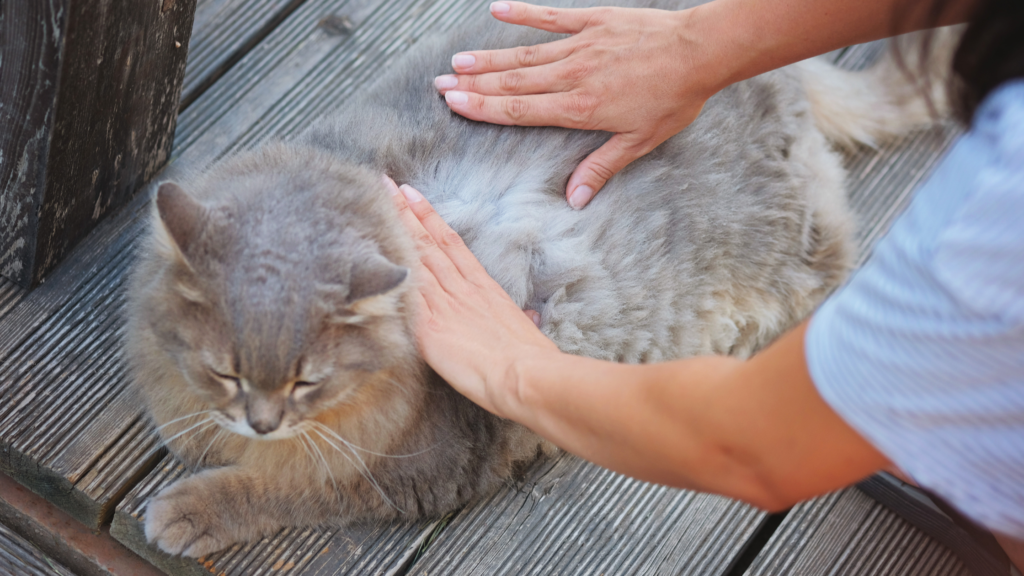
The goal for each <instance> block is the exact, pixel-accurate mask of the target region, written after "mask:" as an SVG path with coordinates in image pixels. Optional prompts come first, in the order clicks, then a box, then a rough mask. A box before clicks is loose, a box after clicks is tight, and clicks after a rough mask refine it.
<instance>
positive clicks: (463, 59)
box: [452, 54, 476, 68]
mask: <svg viewBox="0 0 1024 576" xmlns="http://www.w3.org/2000/svg"><path fill="white" fill-rule="evenodd" d="M473 64H476V56H473V55H472V54H456V55H455V56H452V68H469V67H470V66H472V65H473Z"/></svg>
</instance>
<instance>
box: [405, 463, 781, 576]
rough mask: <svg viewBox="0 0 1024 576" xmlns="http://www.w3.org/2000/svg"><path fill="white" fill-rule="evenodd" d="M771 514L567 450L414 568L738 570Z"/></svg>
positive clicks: (459, 525) (421, 573)
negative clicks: (651, 480) (643, 478)
mask: <svg viewBox="0 0 1024 576" xmlns="http://www.w3.org/2000/svg"><path fill="white" fill-rule="evenodd" d="M765 517H766V514H765V513H764V512H761V511H758V510H756V509H754V508H752V507H750V506H747V505H745V504H742V503H739V502H736V501H732V500H729V499H727V498H723V497H720V496H713V495H708V494H699V493H696V492H691V491H684V490H674V489H671V488H666V487H664V486H657V485H653V484H648V483H645V482H640V481H638V480H634V479H630V478H626V477H624V476H622V475H620V474H615V473H613V472H610V471H608V470H604V469H602V468H599V467H597V466H595V465H593V464H590V463H588V462H584V461H582V460H580V459H579V458H576V457H575V456H572V455H569V454H563V455H562V456H561V457H559V458H558V459H556V460H553V461H551V462H548V463H545V464H544V465H543V466H540V467H537V468H536V469H535V470H533V472H532V473H531V475H530V476H529V478H528V479H527V480H526V482H524V483H522V484H521V485H515V486H509V487H508V488H506V489H503V490H501V491H499V492H498V493H497V494H495V495H494V496H492V497H491V498H489V499H487V500H485V501H483V502H480V503H478V504H476V505H474V506H471V507H470V508H469V509H467V510H464V511H462V513H460V514H459V515H457V516H456V517H455V519H454V520H453V521H452V522H451V524H450V525H449V526H448V527H447V528H446V529H445V530H444V531H443V532H441V533H440V535H439V536H438V537H437V538H436V539H435V541H434V542H433V543H432V544H431V545H430V547H429V548H428V549H427V552H426V554H425V555H424V556H423V558H422V559H420V560H419V561H417V562H416V563H415V564H414V565H413V567H412V570H411V571H410V572H409V574H410V575H414V576H428V575H436V574H515V575H525V574H563V575H564V574H637V575H640V574H677V575H685V574H692V575H695V576H696V575H701V576H703V575H709V576H710V575H715V574H728V573H729V568H730V566H731V565H732V563H733V562H734V561H735V559H736V558H737V557H738V556H739V554H740V553H741V552H742V551H743V548H744V545H745V544H746V542H747V541H748V540H749V539H750V537H751V536H752V535H753V534H754V533H755V532H756V531H757V529H758V527H759V526H760V524H761V522H762V521H763V520H764V519H765Z"/></svg>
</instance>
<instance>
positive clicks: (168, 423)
mask: <svg viewBox="0 0 1024 576" xmlns="http://www.w3.org/2000/svg"><path fill="white" fill-rule="evenodd" d="M214 412H216V410H200V411H199V412H193V413H191V414H186V415H184V416H182V417H180V418H175V419H174V420H171V421H169V422H164V423H163V424H161V425H160V426H157V427H156V431H157V432H159V431H161V430H163V429H164V428H166V427H168V426H170V425H171V424H174V423H175V422H181V421H182V420H185V419H188V418H195V417H196V416H202V415H206V416H207V417H209V415H210V414H212V413H214Z"/></svg>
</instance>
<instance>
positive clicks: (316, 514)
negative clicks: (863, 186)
mask: <svg viewBox="0 0 1024 576" xmlns="http://www.w3.org/2000/svg"><path fill="white" fill-rule="evenodd" d="M486 20H487V22H485V23H482V24H480V25H478V26H475V27H470V32H468V33H465V34H462V35H460V36H458V37H455V38H444V37H438V38H435V39H433V40H431V41H425V42H423V44H422V45H421V46H418V47H416V48H414V49H413V50H412V54H410V55H409V56H408V57H406V58H404V59H403V60H402V61H401V62H399V63H397V64H396V65H395V66H394V67H393V68H391V69H390V70H388V71H387V73H386V74H384V75H383V77H382V78H381V79H380V81H379V82H377V83H376V84H375V85H373V86H371V87H368V88H367V89H365V90H364V92H363V94H362V96H361V97H359V98H357V99H355V100H354V101H352V102H350V103H348V104H347V105H346V106H345V108H344V109H343V110H341V111H340V112H338V113H337V114H336V115H334V116H332V117H330V118H328V119H325V120H321V121H318V122H316V123H315V124H314V126H313V127H311V128H310V129H309V130H307V131H306V132H305V133H303V134H302V135H301V136H300V137H298V138H296V139H295V140H294V141H292V142H287V143H271V144H267V145H264V146H261V147H259V148H258V149H256V150H252V151H250V152H245V153H242V154H239V155H238V156H236V157H233V158H229V159H227V160H224V161H221V162H219V163H217V164H215V165H214V166H212V167H211V168H209V169H208V170H207V171H205V172H204V173H203V174H200V175H198V176H196V177H195V178H193V179H192V180H191V181H187V182H182V183H181V185H180V186H179V185H177V184H173V183H166V184H164V185H163V186H161V188H160V191H159V193H158V195H157V200H156V202H155V203H154V206H155V208H154V218H153V233H152V235H151V237H150V240H149V241H148V242H147V243H146V245H145V246H143V248H142V249H141V251H140V260H139V262H138V264H137V266H136V269H135V272H134V274H133V277H132V281H131V287H130V292H129V296H130V302H129V310H128V316H129V326H128V337H127V339H126V349H127V356H128V359H129V361H130V364H131V367H132V370H133V374H134V379H133V381H134V385H135V387H136V388H137V389H138V390H139V392H140V393H141V395H142V397H143V399H144V401H145V403H146V406H147V409H148V412H149V414H150V415H151V417H152V419H153V420H154V422H155V423H156V424H157V425H158V426H160V428H159V430H160V432H161V434H162V435H163V437H164V439H165V440H166V441H167V442H168V444H169V446H170V447H171V449H172V450H173V451H174V452H175V453H176V454H177V455H178V456H179V457H180V458H182V459H183V460H184V461H186V462H188V463H189V464H191V465H193V466H195V467H197V468H205V469H203V470H201V471H199V472H198V473H196V474H195V475H193V476H191V477H189V478H187V479H185V480H182V481H179V482H177V483H175V484H174V485H172V486H171V487H169V488H168V489H167V490H165V491H164V492H162V493H161V494H160V495H159V496H157V497H156V498H155V499H154V500H153V501H152V502H151V503H150V504H149V507H148V509H147V512H146V534H147V536H148V537H149V538H150V540H152V541H154V542H156V543H157V544H158V545H159V546H160V547H161V548H163V549H164V550H166V551H168V552H171V553H182V554H187V555H193V556H198V555H203V554H206V553H208V552H211V551H214V550H217V549H220V548H223V547H225V546H228V545H230V544H232V543H234V542H238V541H248V540H253V539H257V538H260V537H262V536H267V535H269V534H272V533H274V532H276V531H277V530H279V529H280V528H281V527H284V526H290V525H300V526H308V525H324V524H339V523H344V522H348V521H351V520H357V519H367V518H395V517H416V516H422V515H438V514H442V513H445V512H447V511H450V510H452V509H454V508H457V507H459V506H462V505H465V504H466V503H468V502H471V501H472V500H474V499H476V498H479V497H481V496H482V495H486V494H487V493H489V492H491V491H493V490H494V489H495V488H496V487H497V486H498V485H500V484H501V483H502V482H504V481H506V480H507V479H508V478H509V477H511V476H514V475H515V474H516V473H517V471H518V470H521V469H522V468H523V467H525V466H527V465H529V464H530V463H531V462H533V461H534V460H535V459H536V458H538V457H540V456H541V455H543V454H544V453H545V452H549V451H551V450H552V449H553V448H552V447H551V446H550V445H549V444H548V443H546V442H545V441H543V440H542V439H540V438H539V437H537V436H535V435H534V434H532V433H531V432H529V431H528V430H525V429H524V428H522V427H520V426H519V425H516V424H514V423H511V422H508V421H504V420H501V419H498V418H496V417H494V416H492V415H490V414H488V413H487V412H485V411H483V410H481V409H479V408H478V407H476V406H475V405H473V404H471V403H470V402H468V401H467V400H465V399H464V398H462V397H461V396H459V395H458V394H457V393H455V392H454V391H453V390H452V389H451V388H450V387H448V386H447V385H446V384H444V382H442V381H440V379H439V378H438V377H437V375H436V374H434V373H433V372H432V371H430V370H429V369H428V368H427V367H425V366H424V364H423V362H422V360H421V359H420V358H419V357H418V356H417V354H416V349H415V345H414V340H413V335H412V333H411V330H410V324H409V322H410V316H411V314H410V309H409V306H410V302H411V299H410V298H409V290H410V285H411V282H410V281H409V280H408V279H407V269H408V267H409V265H410V263H411V262H412V261H413V260H412V259H413V258H414V257H415V255H414V253H413V250H412V246H411V243H410V240H409V239H408V237H407V235H406V232H405V231H404V229H403V228H402V226H401V225H400V223H399V222H398V220H397V217H396V214H395V209H394V207H393V205H392V203H391V201H390V199H389V198H387V196H386V194H387V192H386V190H385V188H384V187H383V185H382V184H381V175H383V174H388V175H390V176H392V177H393V178H394V179H395V180H397V181H398V182H407V183H409V184H411V185H413V186H414V187H416V188H417V189H419V190H420V191H422V192H423V193H424V194H425V195H426V197H427V198H429V200H430V201H431V202H432V203H433V205H434V206H435V207H436V208H437V210H438V211H439V212H440V214H441V215H442V216H443V217H444V219H445V220H446V221H448V222H449V223H450V224H451V225H452V227H454V228H455V230H456V231H458V232H459V234H461V235H462V236H463V238H464V239H465V241H466V243H467V244H468V245H469V247H470V248H471V249H472V250H473V252H474V253H475V254H476V255H477V257H478V258H479V259H480V261H481V262H482V263H483V264H484V266H485V267H486V268H487V270H488V272H489V273H490V274H491V275H492V276H493V277H494V278H495V279H496V280H497V281H498V282H499V283H500V284H501V285H502V286H503V287H504V288H505V289H506V290H507V291H508V293H509V294H510V295H511V296H512V298H513V299H514V300H515V301H516V302H517V303H518V304H519V305H521V306H522V307H524V308H526V307H529V308H533V309H535V310H538V311H539V312H540V313H541V317H542V330H543V331H544V333H545V334H547V335H548V336H550V337H551V338H552V339H553V340H554V341H555V342H556V343H557V344H558V346H559V347H561V349H562V350H564V351H566V352H571V353H574V354H583V355H587V356H592V357H595V358H603V359H608V360H614V361H619V362H653V361H658V360H666V359H671V358H680V357H684V356H691V355H696V354H711V353H722V354H733V355H737V356H747V355H749V354H751V353H753V352H754V351H756V350H757V349H758V348H759V347H761V346H763V345H765V344H766V343H767V342H769V341H770V340H771V339H772V338H773V337H775V336H776V335H778V334H779V333H780V332H781V331H783V330H784V329H785V328H787V327H789V326H791V325H792V324H794V323H795V322H797V321H798V320H799V319H800V318H802V317H804V316H805V315H806V314H808V313H809V312H810V311H811V310H812V308H813V307H814V306H815V305H816V304H817V303H818V302H819V301H820V300H821V299H822V298H823V297H824V296H825V294H827V293H828V292H829V291H830V290H831V289H833V288H834V287H835V286H836V285H837V284H839V283H840V282H841V281H842V280H843V278H844V277H845V275H846V273H847V270H848V268H849V265H850V258H851V253H852V245H851V241H850V235H851V230H852V224H851V217H850V214H849V212H848V210H847V208H846V203H845V200H844V194H843V177H844V174H843V171H842V169H841V167H840V162H839V157H838V155H837V154H836V152H834V151H833V150H832V149H831V148H830V146H829V144H828V142H827V141H826V138H825V136H824V135H823V133H822V132H821V130H819V128H818V127H817V126H816V118H818V123H819V124H820V123H821V117H822V115H824V116H826V117H834V116H835V115H836V114H839V113H840V112H842V111H844V110H849V109H850V106H853V105H854V104H856V105H858V106H864V105H865V102H863V101H858V102H850V103H844V101H843V96H844V93H845V92H846V91H847V90H848V88H849V87H850V86H852V85H855V84H857V83H865V82H868V83H869V82H870V75H868V76H857V75H851V74H846V73H840V72H838V71H834V70H833V69H826V68H821V67H819V68H820V69H817V70H816V75H817V76H816V78H819V79H820V76H821V75H826V76H829V78H828V82H818V83H817V84H813V86H811V85H810V84H807V85H805V82H804V80H805V79H804V77H803V74H804V73H803V72H802V71H801V69H799V68H789V69H784V70H780V71H777V72H772V73H770V74H766V75H763V76H760V77H757V78H754V79H751V80H748V81H745V82H742V83H739V84H737V85H734V86H732V87H729V88H727V89H726V90H724V91H722V92H721V93H719V94H718V95H716V96H714V97H713V98H712V99H711V100H709V101H708V103H707V105H706V106H705V108H704V111H703V113H702V114H701V116H700V117H699V118H698V119H697V121H696V122H694V124H693V125H692V126H690V127H689V128H687V129H686V130H684V131H683V132H682V133H681V134H679V135H677V136H676V137H674V138H672V139H670V140H669V141H667V142H665V143H664V144H663V145H662V146H660V147H658V148H657V149H656V150H655V151H654V152H652V153H651V154H649V155H647V156H646V157H644V158H642V159H640V160H638V161H636V162H634V163H633V164H632V165H630V166H629V167H628V168H626V169H625V170H623V171H622V172H621V173H620V174H619V175H617V176H616V177H614V178H612V179H611V180H610V181H609V182H608V184H607V185H606V186H605V188H604V190H603V191H602V192H601V193H600V194H599V195H598V196H597V197H596V198H595V199H594V200H593V202H591V204H590V205H589V206H588V207H587V208H586V209H584V210H582V211H574V210H572V209H570V208H569V207H568V206H567V205H566V202H565V199H564V196H563V191H564V187H565V184H566V179H567V178H568V175H569V174H570V173H571V172H572V169H573V168H574V167H575V166H576V164H577V163H578V162H579V161H580V160H581V159H582V158H584V157H585V156H586V155H587V154H588V153H589V152H590V151H592V150H594V149H595V148H596V147H598V146H599V145H600V144H601V143H603V142H604V141H605V140H606V139H607V137H608V135H607V134H603V133H597V132H581V131H572V130H564V129H559V128H517V127H501V126H492V125H487V124H480V123H476V122H472V121H469V120H465V119H463V118H461V117H459V116H456V115H454V114H452V113H451V112H450V111H449V110H448V108H447V107H446V106H445V104H444V102H443V100H442V99H441V98H440V97H439V96H438V95H437V93H436V92H435V91H434V89H433V86H432V79H433V77H434V76H435V75H437V74H442V73H446V72H448V71H449V69H448V64H447V63H448V60H449V58H450V56H451V55H452V54H454V53H455V52H457V51H459V50H463V49H470V48H482V47H486V48H500V47H511V46H517V45H526V44H535V43H538V42H543V41H546V40H549V39H550V37H551V35H549V34H545V33H541V32H536V31H533V30H529V29H525V28H521V27H512V26H504V25H500V24H497V23H493V22H491V21H490V19H486ZM877 88H878V86H876V90H875V91H874V92H873V93H872V95H871V96H870V98H878V99H884V98H883V96H882V94H883V92H884V91H883V90H881V89H877ZM808 90H809V91H810V92H812V97H813V99H814V100H815V101H818V102H827V106H824V105H823V106H818V107H817V109H815V110H814V111H812V106H811V104H810V103H809V99H808ZM836 111H839V112H836ZM812 112H813V113H812ZM844 122H845V124H844ZM830 126H831V128H830V130H831V133H830V134H831V135H832V136H833V137H839V136H842V135H843V134H844V133H847V132H850V131H851V130H852V128H853V127H854V124H853V121H852V120H849V119H848V118H847V119H845V120H840V121H836V122H832V124H830ZM844 126H848V127H850V128H851V130H846V129H845V128H844Z"/></svg>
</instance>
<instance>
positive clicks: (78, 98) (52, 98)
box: [0, 0, 195, 287]
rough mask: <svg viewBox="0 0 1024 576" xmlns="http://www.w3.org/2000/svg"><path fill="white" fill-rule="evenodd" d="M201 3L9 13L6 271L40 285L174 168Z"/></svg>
mask: <svg viewBox="0 0 1024 576" xmlns="http://www.w3.org/2000/svg"><path fill="white" fill-rule="evenodd" d="M194 10H195V0H166V1H164V2H155V1H154V2H147V3H122V2H115V1H113V0H97V1H93V2H71V1H70V0H55V1H52V2H8V3H5V4H4V10H3V12H2V13H0V47H2V49H3V64H4V65H3V66H2V67H0V223H2V225H0V275H2V276H5V277H7V278H9V279H11V280H13V281H14V282H15V283H17V284H19V285H21V286H24V287H28V286H31V285H36V284H38V283H39V282H40V281H41V280H42V278H43V276H44V275H45V274H46V273H48V272H49V271H50V270H52V269H53V268H54V267H55V266H56V265H57V263H58V262H59V261H60V260H61V259H62V258H63V257H64V256H65V255H66V254H67V253H68V251H69V250H71V248H72V247H74V246H75V245H76V244H77V243H78V242H79V241H80V240H82V239H83V238H84V237H85V236H86V235H87V234H88V233H89V232H90V231H91V230H92V229H93V228H95V226H96V224H97V222H98V221H99V220H100V219H102V218H103V217H104V216H105V215H106V214H108V213H109V212H111V211H113V210H114V209H116V208H119V207H121V206H123V205H124V204H126V203H127V202H128V201H129V200H130V199H131V197H132V196H133V195H134V193H135V192H136V190H138V189H139V187H141V186H142V185H143V183H145V182H147V181H148V180H149V179H150V178H152V177H153V175H155V174H156V173H157V171H159V170H160V169H161V168H162V167H163V166H164V164H165V163H166V162H167V160H168V158H169V155H170V151H171V143H172V136H173V134H174V126H175V120H176V115H177V109H178V96H179V94H180V90H181V82H182V78H183V74H184V68H185V50H184V49H182V48H181V47H182V46H184V45H185V44H187V43H188V40H189V34H190V31H191V26H192V15H193V12H194Z"/></svg>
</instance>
